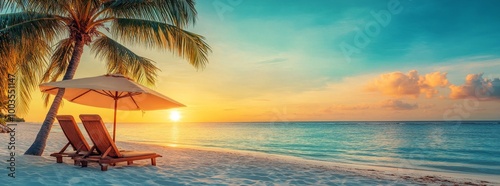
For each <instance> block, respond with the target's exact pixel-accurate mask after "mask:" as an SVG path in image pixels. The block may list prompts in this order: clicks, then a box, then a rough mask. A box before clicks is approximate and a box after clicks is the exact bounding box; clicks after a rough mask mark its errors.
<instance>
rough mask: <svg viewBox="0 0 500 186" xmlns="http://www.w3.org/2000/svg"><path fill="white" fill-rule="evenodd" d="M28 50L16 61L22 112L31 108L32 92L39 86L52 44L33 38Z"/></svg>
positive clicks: (18, 107) (18, 106) (19, 105)
mask: <svg viewBox="0 0 500 186" xmlns="http://www.w3.org/2000/svg"><path fill="white" fill-rule="evenodd" d="M22 44H24V45H31V47H30V49H31V50H28V51H24V52H22V53H21V52H20V53H19V54H20V55H19V56H18V58H17V61H16V67H17V69H16V71H15V76H16V89H17V91H16V94H17V97H18V100H17V101H16V104H17V107H16V108H17V110H18V112H20V113H21V114H23V113H27V111H28V110H29V102H30V100H31V92H32V91H33V90H35V89H36V88H37V87H38V84H39V79H40V77H42V75H43V72H44V69H45V67H46V64H47V61H46V59H47V56H48V54H50V51H51V49H50V45H48V44H47V43H46V42H45V41H44V40H42V39H38V40H32V41H29V43H22Z"/></svg>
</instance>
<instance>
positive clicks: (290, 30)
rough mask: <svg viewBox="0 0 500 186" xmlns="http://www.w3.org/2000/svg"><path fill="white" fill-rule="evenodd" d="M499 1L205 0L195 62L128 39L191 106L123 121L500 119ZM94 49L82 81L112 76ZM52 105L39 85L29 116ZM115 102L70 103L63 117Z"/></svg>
mask: <svg viewBox="0 0 500 186" xmlns="http://www.w3.org/2000/svg"><path fill="white" fill-rule="evenodd" d="M498 6H500V1H496V0H484V1H467V0H453V1H451V0H450V1H445V0H442V1H433V0H422V1H412V0H376V1H374V0H357V1H349V0H339V1H327V0H325V1H320V0H318V1H308V0H293V1H278V0H204V1H197V4H196V8H197V10H198V19H197V22H196V24H195V25H194V26H193V27H191V28H189V29H188V30H190V31H193V32H195V33H198V34H201V35H203V36H205V37H206V41H207V42H208V43H209V45H210V46H211V48H212V53H210V54H209V64H208V65H207V66H206V68H205V69H202V70H196V69H195V68H193V67H192V66H190V65H189V64H188V63H187V62H186V60H184V59H182V58H179V57H177V56H176V55H174V54H172V53H170V52H165V51H149V50H147V49H144V48H140V47H138V46H130V47H131V48H132V49H133V51H135V52H136V53H138V54H140V55H142V56H146V57H148V58H150V59H152V60H154V61H155V62H156V64H157V66H158V67H159V68H160V69H161V72H160V73H159V76H158V81H157V83H156V85H155V86H154V87H152V88H153V89H155V90H157V91H158V92H161V93H163V94H165V95H167V96H169V97H170V98H172V99H175V100H177V101H179V102H181V103H183V104H185V105H187V107H183V108H176V109H171V110H161V111H146V112H141V111H118V115H117V120H118V121H124V122H172V121H171V120H170V119H169V118H170V117H169V115H170V113H171V112H172V111H176V112H178V113H179V114H180V117H181V118H180V121H179V122H240V121H259V122H287V121H324V120H329V121H361V120H363V121H364V120H377V121H381V120H390V121H393V120H398V121H399V120H498V119H500V114H499V113H498V112H499V110H500V80H498V79H496V78H500V40H499V39H498V38H500V32H498V30H500V24H498V23H499V21H500V12H499V11H497V7H498ZM94 56H95V54H92V53H90V50H89V49H88V48H86V52H85V53H84V55H83V57H82V60H81V63H80V66H79V69H78V70H77V72H76V75H75V78H82V77H90V76H98V75H102V74H105V73H106V72H105V70H104V69H105V68H104V63H103V62H101V61H99V59H97V58H95V57H94ZM47 111H48V108H47V107H44V106H43V103H42V101H41V94H40V93H39V92H37V91H36V92H34V93H33V101H32V102H31V106H30V112H29V113H28V114H26V115H24V117H25V118H26V120H28V121H32V122H41V121H43V119H44V117H45V114H46V113H47ZM80 113H85V114H92V113H97V114H100V115H101V116H102V117H103V118H104V120H105V121H112V119H113V116H112V114H113V111H112V110H111V109H99V108H94V107H89V106H82V105H78V104H74V103H70V102H68V101H65V102H64V105H63V107H61V108H60V109H59V114H72V115H74V116H77V115H78V114H80Z"/></svg>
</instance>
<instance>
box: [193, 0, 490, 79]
mask: <svg viewBox="0 0 500 186" xmlns="http://www.w3.org/2000/svg"><path fill="white" fill-rule="evenodd" d="M231 2H236V3H234V4H235V5H233V4H231ZM391 2H399V4H400V5H399V6H400V8H401V9H402V11H401V12H400V13H399V14H395V15H392V16H391V18H392V19H391V21H390V22H389V24H388V25H387V26H386V27H383V28H381V30H380V33H379V34H378V35H376V36H374V37H369V38H370V43H369V44H368V45H367V46H366V47H365V48H363V49H361V52H360V53H356V54H354V55H352V58H353V59H352V61H351V63H348V64H344V63H345V61H344V60H342V58H343V57H342V56H341V55H342V51H340V47H339V43H341V42H346V43H349V44H351V45H352V43H353V38H354V37H355V35H356V34H357V32H356V31H355V29H361V30H363V29H364V27H365V26H366V25H367V24H369V23H370V22H373V21H376V20H375V18H374V17H373V16H372V15H371V12H372V11H375V12H379V11H382V10H387V5H388V4H389V3H391ZM221 4H223V5H224V6H222V5H221ZM499 5H500V2H498V1H477V2H472V1H410V0H401V1H386V0H384V1H313V2H311V1H306V0H302V1H286V2H283V1H265V0H256V1H248V0H241V1H224V0H215V1H198V7H199V12H200V17H202V16H205V15H207V14H211V18H218V19H219V20H215V21H213V22H215V23H217V25H213V26H214V27H219V26H222V27H223V28H224V27H230V29H231V30H232V31H234V32H233V33H231V35H226V36H230V37H231V36H232V37H236V38H227V40H231V41H239V42H241V45H242V46H246V47H256V46H255V45H257V46H258V47H261V48H262V49H265V50H269V51H276V52H278V53H279V52H284V51H285V52H286V51H295V50H298V52H303V53H307V54H308V55H309V56H311V57H315V58H316V57H317V58H320V59H321V58H322V60H321V62H318V63H319V64H318V63H316V62H314V63H315V65H318V66H319V67H321V68H320V69H319V71H317V70H314V73H315V74H318V73H321V74H322V75H323V74H332V73H330V72H334V73H335V74H339V75H340V76H343V75H346V74H352V73H363V72H364V71H367V70H374V69H376V70H387V67H388V66H391V67H406V66H408V65H415V66H418V65H425V64H434V65H435V64H439V63H447V62H449V61H450V60H454V59H461V58H468V57H475V56H487V57H488V58H496V57H498V51H500V40H498V39H495V38H500V37H499V36H500V32H498V30H499V29H500V28H499V27H500V24H498V21H499V19H500V12H499V11H497V10H496V7H498V6H499ZM217 7H218V8H217ZM221 7H222V8H221ZM213 14H215V16H214V15H213ZM219 15H222V17H220V16H219ZM221 19H222V20H221ZM200 20H203V18H200ZM214 29H215V28H214ZM242 36H243V37H242ZM209 39H210V38H209ZM243 49H252V48H243ZM339 55H340V56H339ZM328 58H330V59H331V60H326V59H328ZM304 63H305V62H304ZM339 63H340V64H339ZM325 65H326V66H325ZM335 66H339V67H340V68H337V67H335ZM323 67H326V68H323ZM342 67H345V68H349V70H348V71H349V73H347V72H346V70H345V69H343V68H342ZM340 69H343V70H340Z"/></svg>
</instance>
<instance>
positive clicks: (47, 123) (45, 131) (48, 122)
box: [24, 40, 84, 156]
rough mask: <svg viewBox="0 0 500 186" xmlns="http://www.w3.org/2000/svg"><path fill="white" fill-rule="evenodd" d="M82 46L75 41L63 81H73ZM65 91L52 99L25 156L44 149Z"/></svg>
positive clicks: (39, 153) (81, 42) (60, 90)
mask: <svg viewBox="0 0 500 186" xmlns="http://www.w3.org/2000/svg"><path fill="white" fill-rule="evenodd" d="M83 46H84V42H83V41H81V40H77V41H76V43H75V48H74V50H73V54H72V56H71V60H70V62H69V66H68V68H67V71H66V73H65V74H64V78H63V80H68V79H73V76H74V75H75V72H76V69H77V68H78V64H79V63H80V58H81V57H82V54H83ZM64 92H65V90H64V89H59V91H58V92H57V95H56V96H55V97H54V101H53V102H52V105H51V106H50V109H49V112H48V113H47V116H45V120H44V121H43V124H42V127H41V128H40V131H38V134H37V135H36V139H35V142H33V144H31V146H30V148H29V149H28V150H27V151H26V152H25V153H24V154H26V155H37V156H40V155H42V153H43V150H44V149H45V146H46V144H47V138H48V137H49V133H50V129H52V124H53V123H54V119H55V117H56V115H57V112H58V110H59V106H60V105H61V101H62V98H63V95H64Z"/></svg>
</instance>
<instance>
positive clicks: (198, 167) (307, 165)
mask: <svg viewBox="0 0 500 186" xmlns="http://www.w3.org/2000/svg"><path fill="white" fill-rule="evenodd" d="M56 125H57V124H56ZM39 127H40V125H34V124H19V125H18V126H17V127H16V135H15V143H16V144H15V146H16V149H15V153H16V156H15V159H16V161H15V163H16V164H15V168H16V170H15V178H11V177H9V176H8V174H9V172H10V170H9V169H7V167H8V166H9V165H8V163H9V162H7V160H8V159H9V158H10V155H9V153H10V150H9V149H8V148H7V146H8V143H9V141H10V140H9V135H8V134H0V142H1V143H4V144H1V145H0V147H1V148H0V159H1V162H2V163H1V167H2V168H1V169H0V170H1V171H0V178H1V179H2V181H0V185H75V184H84V185H421V184H427V185H454V184H457V185H500V184H499V183H500V181H498V178H496V177H493V176H491V177H488V176H485V177H473V178H468V177H470V176H468V175H457V174H446V173H435V172H428V171H417V170H402V169H395V168H380V167H367V166H357V165H350V164H338V163H326V162H321V161H310V160H302V159H300V158H292V157H285V156H278V155H269V154H263V153H251V152H241V151H225V150H214V149H206V148H196V149H194V148H192V147H189V148H185V147H182V148H181V147H163V146H156V145H145V144H136V143H126V142H117V145H118V147H119V148H121V149H127V150H143V151H144V150H146V151H155V152H157V153H159V154H161V155H163V157H162V158H158V159H157V166H151V165H150V162H149V160H143V161H136V162H134V163H135V164H134V165H130V166H128V165H126V163H121V164H118V165H117V166H115V167H109V170H108V171H106V172H102V171H100V168H99V166H98V165H97V164H89V167H87V168H81V167H79V166H74V165H73V162H72V161H71V160H70V159H65V160H64V163H62V164H57V163H55V158H53V157H50V156H49V154H50V153H53V152H56V151H59V150H60V148H62V147H63V146H64V144H65V143H66V142H67V140H66V138H65V137H64V134H62V133H61V132H60V131H57V130H53V131H52V132H51V135H50V137H49V140H48V146H47V147H46V149H45V152H44V154H43V156H41V157H40V156H25V155H22V154H23V153H24V151H25V150H26V149H27V148H28V147H29V145H30V144H31V143H32V142H33V140H34V138H35V136H36V133H37V131H38V130H39ZM54 129H56V128H54ZM89 142H91V141H89ZM479 179H481V180H487V181H480V180H479ZM6 183H7V184H6Z"/></svg>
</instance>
